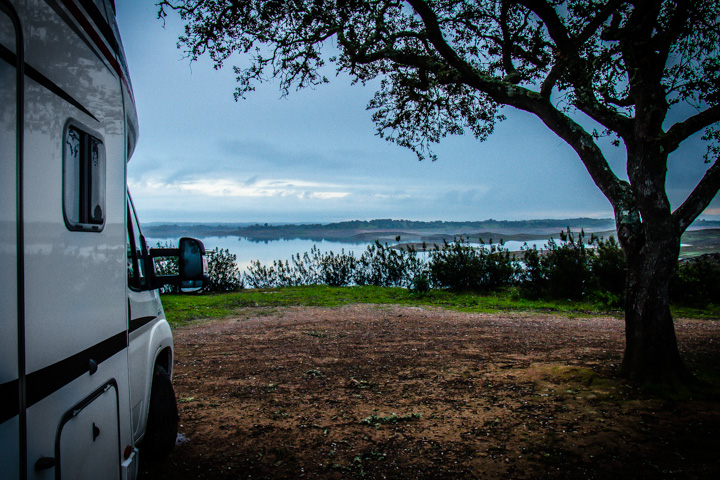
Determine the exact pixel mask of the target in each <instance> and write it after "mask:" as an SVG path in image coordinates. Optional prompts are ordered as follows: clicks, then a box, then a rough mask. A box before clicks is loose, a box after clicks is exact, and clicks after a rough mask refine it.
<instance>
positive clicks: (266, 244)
mask: <svg viewBox="0 0 720 480" xmlns="http://www.w3.org/2000/svg"><path fill="white" fill-rule="evenodd" d="M200 240H202V242H203V244H205V249H206V250H213V249H215V248H220V249H227V250H229V251H230V253H232V254H234V255H237V261H236V263H237V266H238V268H239V269H240V271H241V272H242V271H245V270H246V269H247V267H248V266H249V265H250V262H251V261H254V260H259V261H260V263H262V264H264V265H271V264H272V262H273V261H274V260H282V261H285V260H290V258H291V257H292V256H293V255H295V254H298V253H299V254H300V255H302V254H303V253H305V252H309V251H310V250H311V249H312V247H313V245H317V247H318V249H319V250H320V251H321V252H323V253H328V252H333V253H340V252H341V251H343V250H344V251H345V253H348V252H353V253H354V254H355V257H356V258H358V257H360V255H362V253H363V252H364V251H365V250H366V249H367V247H368V245H370V243H349V242H332V241H328V240H320V241H317V240H304V239H292V240H284V239H280V240H269V241H263V242H257V241H250V240H248V239H246V238H243V237H202V238H200ZM166 242H169V243H172V244H173V245H177V242H178V239H177V238H153V237H148V238H147V243H148V245H149V246H150V247H155V246H157V244H158V243H159V244H160V245H165V243H166ZM393 243H394V242H393ZM527 243H528V245H529V246H530V247H532V246H533V244H534V245H536V246H537V248H538V249H540V248H543V245H545V244H546V243H547V240H546V239H544V240H543V239H541V240H531V241H529V242H527ZM523 244H524V242H517V241H509V242H505V247H506V248H508V249H510V251H519V250H520V248H521V247H522V246H523Z"/></svg>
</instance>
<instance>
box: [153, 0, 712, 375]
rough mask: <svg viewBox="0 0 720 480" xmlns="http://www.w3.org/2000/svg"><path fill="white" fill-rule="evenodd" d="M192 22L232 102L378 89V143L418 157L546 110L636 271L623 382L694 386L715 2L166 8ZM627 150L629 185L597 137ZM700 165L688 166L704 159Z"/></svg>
mask: <svg viewBox="0 0 720 480" xmlns="http://www.w3.org/2000/svg"><path fill="white" fill-rule="evenodd" d="M159 5H160V16H164V15H166V14H167V13H169V12H170V11H171V10H174V11H176V12H179V14H180V16H181V17H182V19H183V20H184V21H185V22H186V29H185V34H184V35H183V36H182V37H181V38H180V45H181V47H182V48H185V49H186V51H187V53H188V55H189V57H190V58H191V59H197V58H198V57H199V56H201V55H209V56H210V57H211V58H212V60H213V61H214V62H215V65H216V67H217V68H220V67H222V65H223V63H224V62H226V61H228V60H231V57H233V58H232V60H237V61H238V62H240V63H239V64H236V66H235V67H234V69H235V72H236V74H237V78H238V82H239V84H238V88H237V91H236V93H235V95H236V98H240V97H244V96H245V95H246V94H247V93H248V92H250V91H252V90H253V89H254V88H255V86H256V85H257V83H258V82H262V81H264V80H266V79H268V78H275V79H278V80H279V82H280V85H281V88H282V90H283V91H284V92H285V93H288V92H289V91H291V90H292V89H296V88H303V87H307V86H314V85H318V84H321V83H325V82H327V81H328V79H327V78H326V75H325V72H327V71H328V68H329V67H331V66H332V65H334V67H335V69H336V70H337V71H342V72H346V73H347V74H349V75H350V76H351V77H352V78H353V80H356V81H359V82H367V81H369V80H372V79H376V78H379V79H380V80H381V82H380V84H379V85H380V87H379V89H378V91H377V92H376V94H375V96H374V98H373V100H372V101H371V102H370V105H369V106H370V108H371V109H374V114H373V120H374V121H375V122H376V124H377V126H378V133H379V135H380V136H382V137H384V138H387V139H388V140H390V141H393V142H396V143H398V144H400V145H403V146H405V147H409V148H411V149H412V150H413V151H415V152H416V153H417V154H418V156H419V157H420V158H421V159H422V158H425V157H426V156H431V157H434V156H433V154H432V150H430V148H429V147H430V146H431V145H432V143H434V142H438V141H439V140H440V139H441V138H442V137H444V136H446V135H448V134H458V133H461V132H463V131H465V130H469V131H471V132H472V133H473V134H474V135H475V136H476V137H477V138H478V139H479V140H483V139H485V138H486V137H487V136H488V135H489V134H491V133H492V131H493V126H494V124H495V123H496V122H497V121H499V120H502V119H503V118H504V117H503V116H502V115H500V114H499V109H500V108H502V107H503V106H511V107H514V108H517V109H520V110H524V111H526V112H530V113H532V114H534V115H536V116H537V117H538V118H539V119H540V120H541V121H542V122H543V123H544V124H545V125H546V126H547V127H548V128H549V129H550V130H552V131H553V132H554V133H555V134H556V135H558V136H559V137H560V138H562V139H563V140H564V141H565V142H567V144H568V145H570V146H571V147H572V148H573V150H574V151H575V152H576V153H577V156H578V158H579V159H580V161H581V162H583V164H584V166H585V168H586V169H587V171H588V173H589V174H590V176H591V177H592V179H593V181H594V182H595V184H596V185H597V186H598V187H599V188H600V190H601V191H602V192H603V194H604V195H605V196H606V197H607V199H608V200H609V201H610V203H611V204H612V207H613V209H614V213H615V221H616V225H617V231H618V237H619V240H620V243H621V245H622V248H623V250H624V252H625V255H626V258H627V262H628V272H627V284H626V306H625V320H626V349H625V355H624V359H623V362H622V366H621V373H622V374H623V375H625V376H627V377H629V378H630V379H632V380H634V381H638V382H661V383H677V384H687V383H688V382H691V381H692V376H691V374H690V373H689V371H688V370H687V368H686V367H685V365H684V364H683V362H682V359H681V357H680V354H679V351H678V347H677V340H676V337H675V329H674V324H673V319H672V316H671V314H670V308H669V301H668V281H669V278H670V275H671V273H672V271H673V268H674V267H675V265H676V262H677V258H678V255H679V251H680V236H681V234H682V233H683V232H684V231H685V230H686V229H687V227H688V226H689V225H690V224H691V223H692V222H693V220H694V219H695V218H696V217H697V216H698V215H699V214H700V213H702V212H703V210H704V209H705V208H706V207H707V206H708V205H709V203H710V202H711V200H712V199H713V198H714V197H715V195H716V194H717V192H718V188H720V160H719V159H718V153H719V152H720V148H719V147H718V143H716V142H717V141H718V139H719V138H720V129H719V128H718V122H719V121H720V58H718V42H719V41H720V2H718V1H717V0H688V1H683V0H670V1H661V0H635V1H627V0H625V1H624V0H567V1H562V0H477V1H470V0H432V1H431V0H405V1H400V0H395V1H388V0H312V1H301V0H289V1H279V0H271V1H242V0H165V1H161V2H160V3H159ZM695 134H698V135H702V138H703V140H706V141H707V145H708V150H707V154H706V155H705V157H704V161H705V162H706V164H707V168H706V169H705V173H704V176H703V177H702V179H701V180H700V181H699V183H698V184H697V186H696V187H695V188H694V189H693V190H692V192H690V194H689V195H688V196H687V198H686V200H685V201H684V202H683V203H682V204H681V205H680V206H679V207H677V208H676V209H675V210H672V208H671V206H670V202H669V200H668V196H667V193H666V180H667V178H666V176H667V165H668V157H669V156H670V155H671V154H672V153H673V152H675V151H676V150H677V149H678V147H679V146H680V144H681V143H682V142H683V141H684V140H686V139H688V138H689V137H690V136H693V135H695ZM604 135H610V136H612V137H613V138H614V143H616V145H618V146H619V148H624V150H625V152H626V158H627V160H626V166H627V178H628V179H629V181H626V180H624V179H622V178H620V177H618V175H617V174H616V173H615V172H613V170H612V169H611V168H610V166H609V164H608V161H607V159H606V156H605V153H604V152H603V150H602V149H601V148H600V146H599V143H598V139H599V137H601V136H604ZM700 157H701V158H683V159H682V162H684V163H686V164H690V163H692V162H698V163H701V162H702V161H703V158H702V156H700Z"/></svg>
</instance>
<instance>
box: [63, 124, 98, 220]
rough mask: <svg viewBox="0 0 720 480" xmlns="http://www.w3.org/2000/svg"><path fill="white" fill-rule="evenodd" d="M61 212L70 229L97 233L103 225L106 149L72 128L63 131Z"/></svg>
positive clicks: (96, 141)
mask: <svg viewBox="0 0 720 480" xmlns="http://www.w3.org/2000/svg"><path fill="white" fill-rule="evenodd" d="M64 140H65V141H64V144H65V145H64V146H65V148H64V155H63V211H64V214H65V223H66V225H67V226H68V228H69V229H70V230H85V231H91V232H92V231H94V232H99V231H101V230H102V229H103V227H104V226H105V148H104V147H103V143H102V141H100V139H98V138H97V137H95V136H93V135H90V134H89V133H87V132H85V131H83V130H81V129H80V128H78V127H75V126H69V127H68V128H67V129H66V131H65V139H64Z"/></svg>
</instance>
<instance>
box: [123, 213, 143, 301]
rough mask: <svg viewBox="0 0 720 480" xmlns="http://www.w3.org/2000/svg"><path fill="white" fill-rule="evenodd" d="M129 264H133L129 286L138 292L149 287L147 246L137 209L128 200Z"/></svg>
mask: <svg viewBox="0 0 720 480" xmlns="http://www.w3.org/2000/svg"><path fill="white" fill-rule="evenodd" d="M127 223H128V237H129V239H128V240H129V241H128V264H132V269H133V271H132V276H128V285H130V287H131V288H134V289H136V290H143V289H144V288H145V287H146V286H147V274H146V272H145V266H146V264H145V255H146V252H147V246H146V245H145V238H144V237H143V236H142V234H141V233H140V226H139V224H138V221H137V217H136V216H135V209H134V208H133V205H132V202H131V201H129V199H128V222H127Z"/></svg>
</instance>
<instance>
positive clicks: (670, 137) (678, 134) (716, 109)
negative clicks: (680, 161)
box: [660, 104, 720, 153]
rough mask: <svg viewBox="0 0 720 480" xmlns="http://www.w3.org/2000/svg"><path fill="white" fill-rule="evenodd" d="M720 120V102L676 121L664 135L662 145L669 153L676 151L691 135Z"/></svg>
mask: <svg viewBox="0 0 720 480" xmlns="http://www.w3.org/2000/svg"><path fill="white" fill-rule="evenodd" d="M717 122H720V104H717V105H713V106H712V107H710V108H708V109H707V110H703V111H702V112H700V113H698V114H697V115H693V116H692V117H690V118H688V119H687V120H685V121H684V122H680V123H676V124H675V125H673V126H672V127H670V129H669V130H668V131H667V132H666V133H665V134H664V135H663V136H662V138H661V140H660V141H661V142H662V146H663V148H664V149H665V151H666V152H667V153H670V152H672V151H675V150H676V149H677V148H678V147H679V146H680V144H681V143H682V142H683V141H684V140H685V139H687V138H688V137H689V136H690V135H692V134H694V133H697V132H699V131H700V130H702V129H703V128H706V127H709V126H710V125H712V124H713V123H717Z"/></svg>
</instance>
